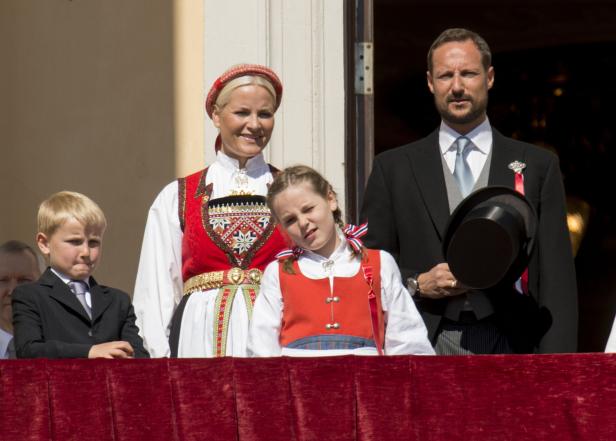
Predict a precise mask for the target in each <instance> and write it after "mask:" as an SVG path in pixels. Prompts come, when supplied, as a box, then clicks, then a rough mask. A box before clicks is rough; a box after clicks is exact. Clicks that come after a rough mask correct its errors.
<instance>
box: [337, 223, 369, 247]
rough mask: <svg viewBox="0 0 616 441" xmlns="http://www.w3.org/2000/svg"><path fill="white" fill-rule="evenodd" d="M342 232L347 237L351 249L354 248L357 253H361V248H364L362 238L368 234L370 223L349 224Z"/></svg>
mask: <svg viewBox="0 0 616 441" xmlns="http://www.w3.org/2000/svg"><path fill="white" fill-rule="evenodd" d="M342 232H343V233H344V235H345V236H346V238H347V242H348V243H349V245H350V246H351V248H353V250H354V251H355V252H356V253H360V252H361V248H362V247H363V246H364V243H363V242H362V241H361V239H360V238H361V237H363V236H364V235H365V234H366V233H367V232H368V222H366V223H364V224H361V225H351V224H347V226H346V227H344V230H342Z"/></svg>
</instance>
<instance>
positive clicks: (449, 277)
mask: <svg viewBox="0 0 616 441" xmlns="http://www.w3.org/2000/svg"><path fill="white" fill-rule="evenodd" d="M417 282H418V283H419V296H420V297H426V298H429V299H442V298H444V297H452V296H458V295H460V294H463V293H465V292H466V291H468V288H467V287H466V286H463V285H460V284H458V281H457V280H456V278H455V277H454V275H453V274H452V273H451V271H450V270H449V264H447V263H439V264H438V265H436V266H435V267H433V268H432V269H431V270H430V271H428V272H427V273H421V274H420V275H419V276H418V277H417Z"/></svg>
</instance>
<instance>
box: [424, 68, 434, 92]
mask: <svg viewBox="0 0 616 441" xmlns="http://www.w3.org/2000/svg"><path fill="white" fill-rule="evenodd" d="M426 80H427V81H428V89H430V92H432V94H434V84H433V83H432V75H430V71H429V70H428V71H426Z"/></svg>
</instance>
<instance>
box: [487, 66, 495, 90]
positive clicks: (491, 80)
mask: <svg viewBox="0 0 616 441" xmlns="http://www.w3.org/2000/svg"><path fill="white" fill-rule="evenodd" d="M487 78H488V90H490V89H491V88H492V86H493V85H494V67H492V66H490V67H488V75H487Z"/></svg>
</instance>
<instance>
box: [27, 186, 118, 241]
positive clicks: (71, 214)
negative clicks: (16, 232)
mask: <svg viewBox="0 0 616 441" xmlns="http://www.w3.org/2000/svg"><path fill="white" fill-rule="evenodd" d="M70 218H75V219H76V220H77V221H79V223H81V224H82V225H84V226H85V227H86V228H95V229H97V230H100V231H101V232H104V231H105V228H107V219H105V214H104V213H103V210H101V208H100V207H99V206H98V205H97V204H96V202H94V201H93V200H92V199H90V198H89V197H87V196H85V195H83V194H81V193H77V192H74V191H60V192H58V193H54V194H52V195H51V196H49V197H48V198H47V199H45V200H44V201H43V202H42V203H41V205H40V206H39V210H38V216H37V224H38V231H39V233H43V234H44V235H46V236H48V237H49V236H51V235H52V234H53V233H54V232H55V231H56V230H57V229H58V228H59V227H60V226H61V225H62V224H63V223H64V222H66V221H67V220H68V219H70Z"/></svg>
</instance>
